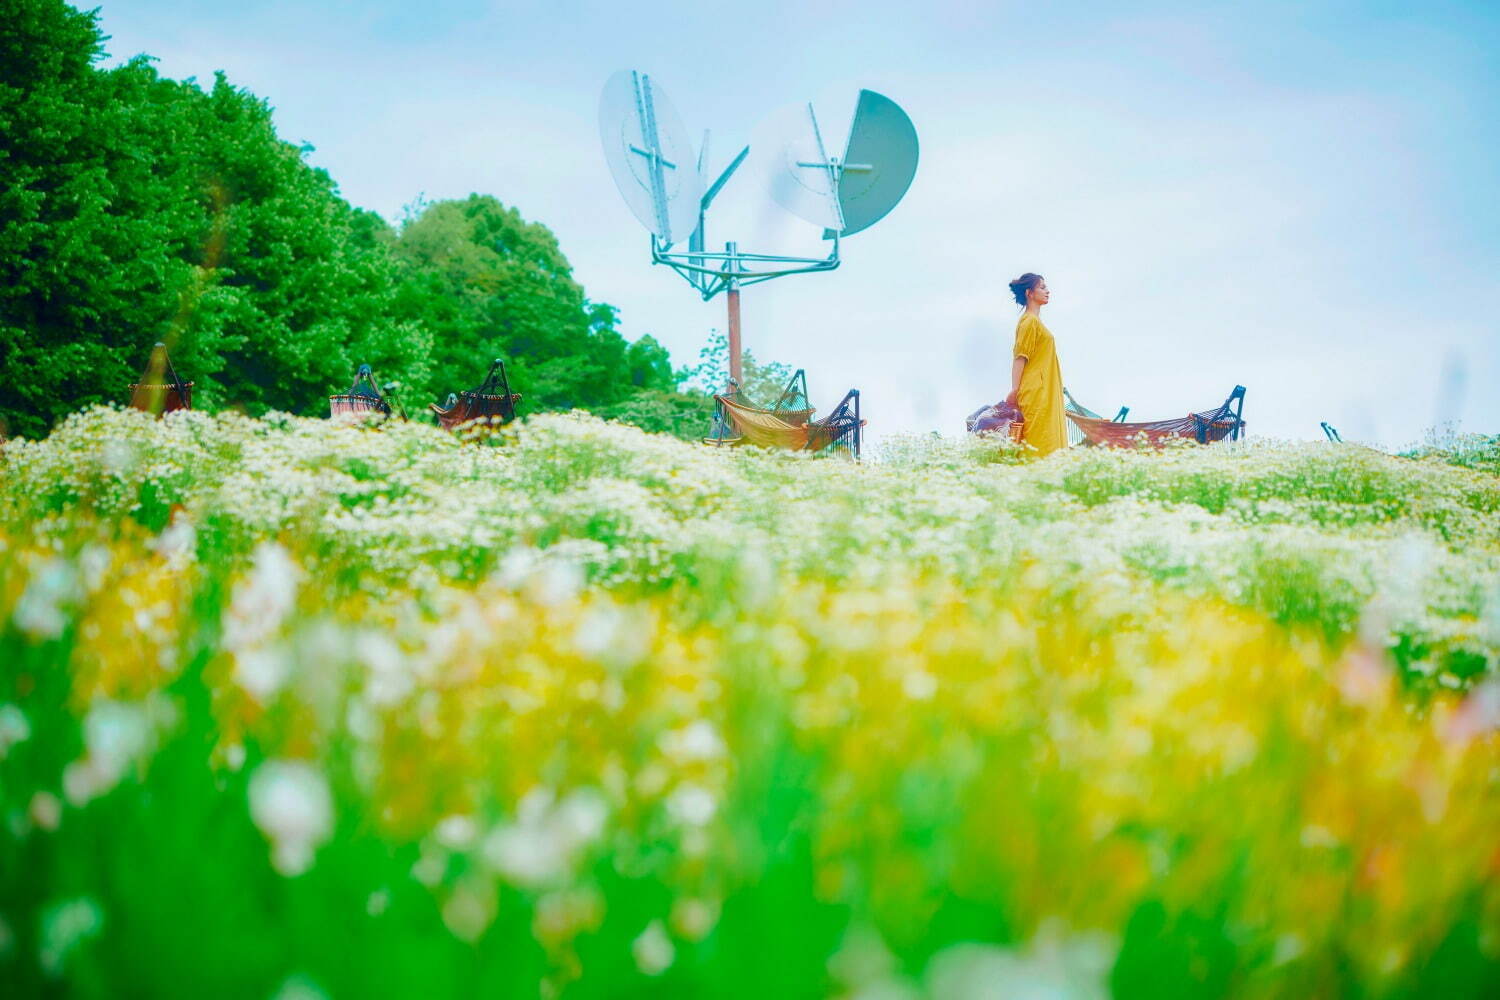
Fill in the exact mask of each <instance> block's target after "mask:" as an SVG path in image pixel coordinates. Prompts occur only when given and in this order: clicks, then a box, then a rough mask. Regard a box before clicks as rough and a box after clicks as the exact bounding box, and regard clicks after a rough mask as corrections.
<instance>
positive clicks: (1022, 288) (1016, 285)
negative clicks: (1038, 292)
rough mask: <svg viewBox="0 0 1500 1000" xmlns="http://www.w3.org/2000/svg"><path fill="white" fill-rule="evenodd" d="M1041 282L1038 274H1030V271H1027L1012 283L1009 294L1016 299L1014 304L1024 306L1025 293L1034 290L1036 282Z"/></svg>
mask: <svg viewBox="0 0 1500 1000" xmlns="http://www.w3.org/2000/svg"><path fill="white" fill-rule="evenodd" d="M1041 280H1042V276H1041V275H1040V274H1032V273H1031V272H1030V271H1027V272H1026V273H1025V274H1023V275H1021V276H1020V277H1019V278H1017V279H1016V280H1015V281H1012V282H1011V283H1010V294H1012V295H1014V296H1015V297H1016V304H1017V305H1022V306H1024V305H1025V304H1026V293H1027V292H1029V291H1031V290H1032V289H1033V288H1035V287H1036V285H1037V282H1039V281H1041Z"/></svg>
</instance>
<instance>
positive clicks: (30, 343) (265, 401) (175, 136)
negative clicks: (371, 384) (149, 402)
mask: <svg viewBox="0 0 1500 1000" xmlns="http://www.w3.org/2000/svg"><path fill="white" fill-rule="evenodd" d="M7 7H8V8H9V9H8V11H7V16H6V17H4V18H0V421H4V422H6V423H8V424H9V425H10V428H11V430H12V431H13V432H19V433H25V434H41V433H44V432H45V431H46V430H47V428H48V427H49V426H50V425H51V423H52V422H53V420H55V419H56V418H57V417H59V416H60V415H62V414H64V413H66V412H68V411H70V410H73V409H76V408H78V407H79V406H82V405H86V404H89V403H93V402H101V401H111V400H113V401H120V400H123V399H124V398H125V394H126V388H125V387H126V385H127V384H128V383H129V382H132V381H135V379H136V377H137V376H138V374H139V372H140V370H141V367H142V365H143V364H144V362H145V360H146V358H147V356H148V353H149V349H150V345H151V344H152V343H153V342H154V341H157V340H164V341H166V342H167V343H168V345H169V347H170V348H171V349H172V353H173V357H174V360H175V362H176V368H177V370H178V372H179V374H181V375H182V376H183V377H185V378H191V379H193V380H195V381H196V382H197V388H196V390H195V395H196V398H197V400H198V401H199V402H200V403H201V404H206V405H209V406H215V405H226V404H237V405H242V406H244V407H245V408H247V409H249V410H251V411H252V412H259V411H261V410H264V409H267V408H270V407H276V408H281V409H293V410H301V411H303V412H317V411H318V410H320V409H323V408H325V407H326V405H327V404H326V402H324V398H325V397H326V396H327V395H328V393H329V392H330V391H332V390H334V389H336V388H337V387H339V386H340V385H341V384H343V383H345V382H347V380H348V379H349V377H350V375H351V374H352V370H353V367H354V366H355V365H356V364H358V363H359V362H361V361H369V362H370V363H372V364H375V365H376V366H377V368H378V369H379V370H381V371H382V372H383V373H388V374H389V375H392V376H399V377H403V378H406V379H408V380H410V381H414V382H417V383H421V382H425V381H426V379H427V374H428V373H427V357H428V355H429V345H430V337H429V334H428V333H427V332H426V330H425V329H424V328H423V327H422V326H421V324H420V323H419V322H417V321H415V320H413V319H411V318H409V317H403V316H400V315H398V314H397V313H396V311H395V309H394V307H395V305H396V296H395V286H396V280H397V273H396V270H395V267H394V265H393V263H392V261H391V260H390V256H389V253H388V250H387V248H386V245H385V242H386V241H384V240H382V238H381V236H380V230H381V229H382V228H384V227H385V224H384V223H383V222H380V221H379V220H378V218H377V217H373V216H370V215H369V214H368V213H361V212H358V211H356V210H355V209H353V208H351V207H350V206H349V205H348V204H347V203H345V202H344V201H343V200H342V199H341V198H339V197H338V193H337V189H336V188H335V186H334V184H333V182H332V180H331V179H330V178H329V177H328V175H327V174H326V173H325V172H323V171H321V170H315V169H313V168H312V167H310V166H309V165H308V164H307V163H306V162H305V160H304V156H305V154H306V152H307V148H305V147H297V146H292V145H290V144H288V143H285V142H282V141H281V140H279V139H278V138H277V137H276V133H275V129H274V127H273V125H272V121H271V112H270V109H269V108H268V107H267V106H266V104H265V102H263V101H261V100H259V99H257V98H255V97H254V96H253V95H250V94H248V93H246V92H244V91H241V90H238V89H236V88H234V87H232V86H231V85H230V84H229V83H228V82H227V81H226V80H225V79H224V78H223V76H222V75H220V76H218V77H217V78H216V80H215V83H214V85H213V86H212V88H211V89H210V90H208V91H204V90H203V89H201V88H199V87H198V86H197V85H196V84H194V83H192V82H176V81H172V80H166V79H162V78H161V77H160V76H159V75H158V74H157V73H156V71H155V69H154V68H153V67H152V66H151V64H150V61H149V60H147V59H145V58H138V59H135V60H133V61H131V62H130V63H128V64H126V65H124V66H120V67H117V68H115V69H112V70H107V71H106V70H100V69H97V68H96V67H95V66H94V65H93V64H94V62H95V60H97V59H98V58H99V56H100V55H101V52H102V38H101V36H100V33H99V29H98V25H97V14H96V13H81V12H78V11H76V10H73V9H72V8H71V7H69V6H67V5H66V4H65V3H63V2H62V0H11V2H10V3H9V4H7Z"/></svg>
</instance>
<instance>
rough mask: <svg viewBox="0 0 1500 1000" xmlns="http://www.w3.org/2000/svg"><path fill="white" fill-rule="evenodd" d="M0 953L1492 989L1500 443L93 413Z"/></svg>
mask: <svg viewBox="0 0 1500 1000" xmlns="http://www.w3.org/2000/svg"><path fill="white" fill-rule="evenodd" d="M0 663H3V666H0V982H5V983H11V984H13V985H14V986H15V990H14V991H13V992H12V991H6V995H14V996H34V995H58V996H62V995H68V996H82V997H119V996H152V997H240V996H243V997H253V998H279V1000H293V998H328V1000H335V998H344V997H384V996H400V997H407V996H409V997H446V996H474V995H482V996H520V997H538V996H541V997H620V996H712V997H725V996H745V997H799V996H808V997H821V996H844V997H860V998H866V1000H875V998H882V1000H897V998H910V1000H915V998H934V1000H936V998H943V1000H947V998H958V1000H966V998H972V1000H979V998H1000V997H1049V998H1050V997H1076V998H1094V997H1100V998H1102V997H1109V996H1114V997H1221V996H1237V997H1324V996H1358V997H1418V996H1443V997H1483V996H1495V995H1500V729H1497V727H1500V444H1497V443H1496V441H1495V440H1494V439H1492V440H1489V441H1484V440H1482V439H1471V440H1468V441H1462V442H1454V443H1450V444H1449V445H1448V446H1446V447H1434V448H1430V449H1427V450H1426V451H1425V452H1424V453H1421V454H1417V455H1413V456H1409V457H1396V456H1391V455H1387V454H1384V453H1381V452H1377V451H1372V450H1368V449H1364V448H1360V447H1356V446H1348V445H1341V446H1334V445H1324V444H1318V445H1310V444H1277V443H1259V442H1251V443H1247V444H1234V445H1222V446H1213V447H1209V448H1199V447H1193V446H1189V447H1181V448H1170V449H1168V450H1166V451H1164V452H1161V453H1142V454H1137V453H1121V452H1109V451H1100V450H1094V449H1071V450H1069V451H1067V452H1064V453H1060V454H1058V455H1055V456H1052V457H1050V458H1048V459H1046V460H1043V461H1028V460H1024V459H1023V458H1022V457H1021V456H1020V455H1019V454H1017V453H1016V452H1013V451H1006V450H1001V449H1000V448H998V447H997V446H994V445H989V444H979V443H975V442H972V441H956V440H951V439H938V438H936V437H933V438H904V439H896V440H893V441H890V442H888V443H887V444H886V445H885V446H884V447H883V448H882V449H881V450H880V452H879V453H878V454H877V455H875V456H873V458H872V460H869V461H865V462H863V463H853V462H847V461H840V460H836V459H828V460H817V459H806V458H803V457H799V456H790V455H785V454H771V453H763V452H756V451H752V450H744V451H735V452H721V451H716V450H713V449H708V448H704V447H699V446H694V445H689V444H684V443H682V442H679V441H676V440H674V439H669V438H666V437H663V436H654V435H648V434H645V433H642V432H639V431H637V430H635V429H633V428H628V427H624V426H620V425H615V424H609V423H604V422H602V421H599V420H597V419H594V418H591V417H586V416H583V415H579V414H575V415H572V416H543V417H536V418H533V419H531V420H529V421H527V422H526V423H525V424H524V425H521V426H519V427H517V428H516V429H514V430H511V431H508V432H507V433H506V435H505V436H504V437H501V438H498V439H495V440H488V441H462V440H459V439H456V438H453V437H450V436H448V435H445V434H443V433H441V432H439V431H438V430H436V429H435V428H431V427H425V426H418V425H414V424H399V425H398V424H392V425H388V426H385V427H382V428H358V427H348V426H336V425H334V424H331V423H329V422H327V421H320V420H308V419H301V418H295V417H288V416H281V415H272V416H270V417H267V418H266V419H263V420H254V419H250V418H247V417H243V416H238V415H235V414H228V413H226V414H219V415H208V414H203V413H177V414H172V415H170V416H169V417H168V418H167V419H165V420H161V421H155V420H152V419H150V418H149V417H147V416H146V415H144V414H141V413H137V412H134V411H120V410H110V409H95V410H90V411H88V412H86V413H83V414H80V415H76V416H74V417H72V418H69V419H68V420H67V421H66V422H64V423H63V424H62V425H60V426H59V427H58V428H57V429H56V430H55V431H54V432H53V434H52V435H51V437H49V438H48V439H46V440H45V441H41V442H33V441H20V440H16V441H11V442H7V443H5V444H4V445H3V448H0Z"/></svg>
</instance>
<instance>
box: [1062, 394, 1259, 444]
mask: <svg viewBox="0 0 1500 1000" xmlns="http://www.w3.org/2000/svg"><path fill="white" fill-rule="evenodd" d="M1236 404H1237V405H1236ZM1244 409H1245V387H1244V386H1242V385H1237V386H1235V387H1234V391H1233V392H1231V393H1230V394H1229V398H1228V399H1226V400H1224V402H1223V404H1222V405H1220V406H1218V407H1217V408H1215V409H1212V410H1204V411H1202V412H1201V413H1189V414H1188V415H1187V416H1185V417H1177V418H1175V419H1172V420H1152V421H1148V422H1143V423H1119V422H1116V421H1113V420H1105V419H1103V418H1102V417H1086V416H1083V415H1082V414H1080V413H1074V412H1073V411H1072V410H1066V411H1064V412H1066V413H1067V415H1068V419H1069V420H1071V421H1073V426H1075V427H1077V428H1078V430H1079V432H1080V433H1081V434H1082V435H1083V436H1084V438H1085V439H1086V440H1087V441H1088V443H1089V444H1096V445H1111V446H1113V447H1116V448H1134V447H1136V446H1137V445H1138V444H1139V443H1140V435H1142V434H1144V435H1145V436H1146V443H1147V444H1149V445H1151V446H1152V447H1156V448H1159V447H1161V445H1162V443H1163V442H1165V441H1166V440H1168V439H1169V438H1187V439H1189V440H1191V441H1197V442H1198V443H1199V444H1208V443H1209V442H1211V441H1222V440H1224V439H1225V438H1230V439H1231V440H1236V441H1237V440H1239V438H1240V435H1241V434H1243V433H1244V430H1245V421H1244V420H1243V419H1242V418H1241V414H1243V413H1244Z"/></svg>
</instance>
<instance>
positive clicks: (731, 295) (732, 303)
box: [724, 243, 741, 389]
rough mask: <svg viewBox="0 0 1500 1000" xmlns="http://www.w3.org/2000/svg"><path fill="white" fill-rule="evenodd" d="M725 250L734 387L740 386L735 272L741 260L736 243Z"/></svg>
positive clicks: (738, 292)
mask: <svg viewBox="0 0 1500 1000" xmlns="http://www.w3.org/2000/svg"><path fill="white" fill-rule="evenodd" d="M724 252H725V253H726V254H728V255H729V259H728V260H727V261H725V262H724V264H725V267H726V268H728V270H729V272H730V278H729V285H728V293H727V294H726V295H725V296H724V298H725V300H726V301H727V302H728V304H729V378H730V379H731V380H732V381H733V382H734V388H735V389H738V388H739V387H740V378H741V370H740V282H739V279H738V278H735V277H734V276H733V275H734V272H736V271H738V270H739V261H737V260H735V257H734V254H735V252H736V251H735V244H733V243H726V244H724Z"/></svg>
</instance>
